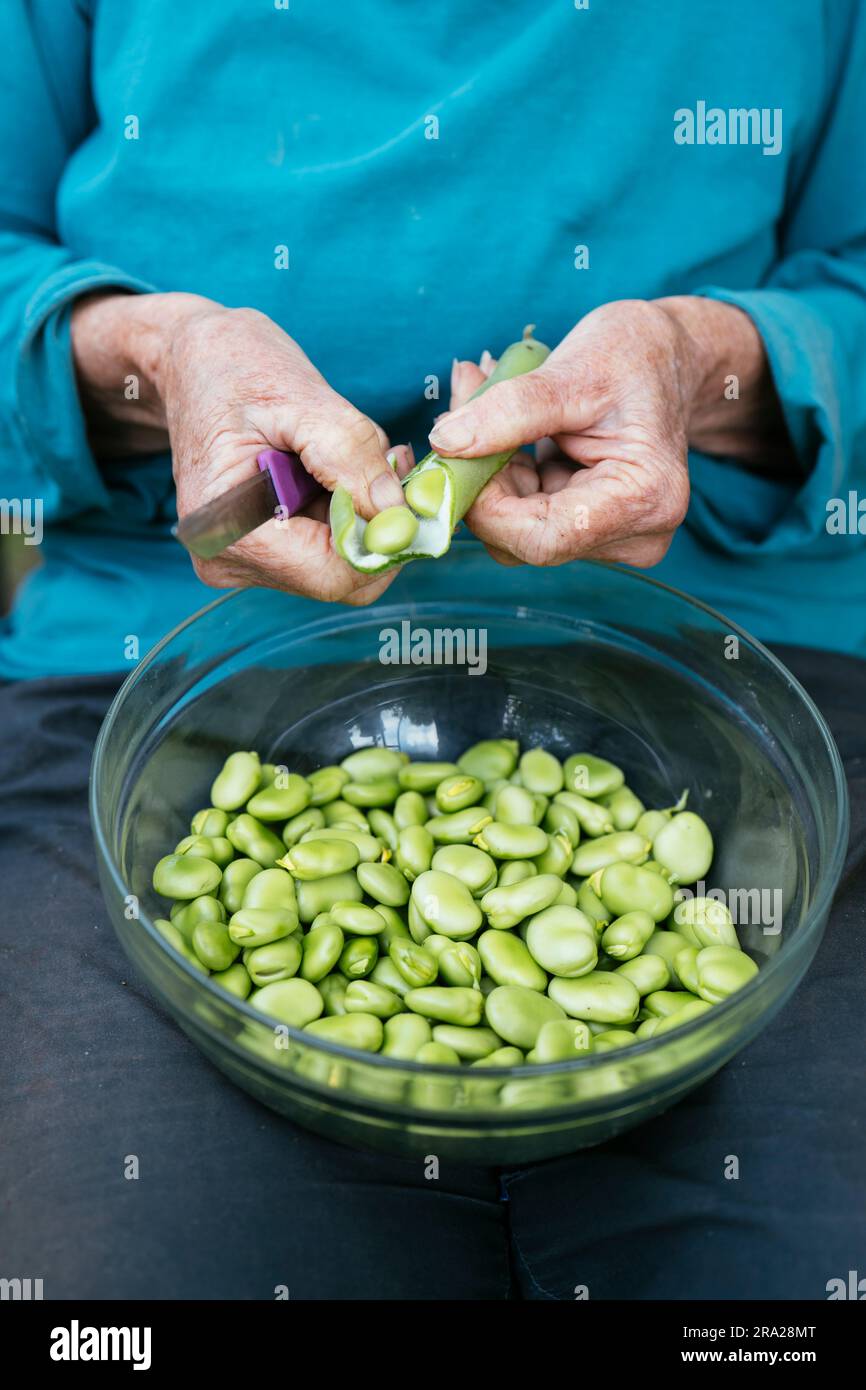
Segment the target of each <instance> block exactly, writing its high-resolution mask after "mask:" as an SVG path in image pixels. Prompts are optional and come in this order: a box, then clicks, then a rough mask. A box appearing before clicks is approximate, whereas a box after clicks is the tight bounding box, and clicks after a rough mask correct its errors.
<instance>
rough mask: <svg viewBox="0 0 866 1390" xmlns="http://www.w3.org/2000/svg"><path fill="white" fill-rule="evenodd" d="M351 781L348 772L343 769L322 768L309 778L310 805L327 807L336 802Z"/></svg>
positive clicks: (312, 773)
mask: <svg viewBox="0 0 866 1390" xmlns="http://www.w3.org/2000/svg"><path fill="white" fill-rule="evenodd" d="M348 780H349V774H348V772H344V770H343V768H341V767H333V766H330V767H320V768H318V769H317V770H316V771H315V772H311V773H310V775H309V777H308V778H307V782H308V783H309V787H310V805H311V806H314V807H315V806H327V805H328V803H329V802H331V801H336V800H337V799H338V798H339V796H340V793H341V792H342V790H343V788H344V787H345V785H346V783H347V782H348Z"/></svg>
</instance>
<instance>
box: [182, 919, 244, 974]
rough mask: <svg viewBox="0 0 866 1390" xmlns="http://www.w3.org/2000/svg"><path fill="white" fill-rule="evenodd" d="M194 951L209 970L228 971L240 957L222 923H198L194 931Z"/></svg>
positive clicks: (234, 943)
mask: <svg viewBox="0 0 866 1390" xmlns="http://www.w3.org/2000/svg"><path fill="white" fill-rule="evenodd" d="M191 944H192V949H193V950H194V951H195V953H196V955H197V956H198V958H199V960H200V961H201V963H202V965H206V966H207V968H208V970H228V968H229V966H230V965H233V964H234V962H235V961H236V959H237V957H238V956H239V955H240V950H241V948H240V946H238V945H237V943H236V942H234V941H232V939H231V937H230V936H229V934H228V931H227V930H226V927H225V925H224V924H223V923H222V922H205V921H200V922H196V924H195V926H194V927H193V929H192V943H191Z"/></svg>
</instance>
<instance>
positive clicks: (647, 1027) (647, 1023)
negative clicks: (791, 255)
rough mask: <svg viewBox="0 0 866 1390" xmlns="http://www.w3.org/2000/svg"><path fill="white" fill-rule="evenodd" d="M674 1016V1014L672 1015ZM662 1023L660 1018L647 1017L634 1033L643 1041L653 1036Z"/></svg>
mask: <svg viewBox="0 0 866 1390" xmlns="http://www.w3.org/2000/svg"><path fill="white" fill-rule="evenodd" d="M672 1017H673V1015H672ZM660 1023H661V1019H660V1018H652V1017H650V1018H645V1019H644V1020H643V1022H642V1023H639V1024H638V1026H637V1028H636V1029H635V1032H634V1035H635V1037H636V1038H639V1039H640V1041H641V1042H643V1041H644V1040H645V1039H646V1038H651V1037H652V1036H653V1034H654V1033H655V1031H656V1029H657V1028H658V1026H659V1024H660Z"/></svg>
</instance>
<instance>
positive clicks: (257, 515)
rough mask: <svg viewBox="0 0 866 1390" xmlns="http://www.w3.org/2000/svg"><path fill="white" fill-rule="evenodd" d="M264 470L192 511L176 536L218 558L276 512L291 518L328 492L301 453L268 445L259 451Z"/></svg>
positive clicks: (195, 551)
mask: <svg viewBox="0 0 866 1390" xmlns="http://www.w3.org/2000/svg"><path fill="white" fill-rule="evenodd" d="M256 462H257V464H258V467H259V471H258V472H257V473H254V474H253V475H252V477H250V478H245V479H244V481H243V482H242V483H238V484H237V485H236V486H235V487H232V488H229V489H228V490H227V491H226V492H223V493H221V495H220V496H219V497H215V498H214V499H213V500H212V501H211V502H206V503H205V505H204V506H203V507H199V508H198V509H197V510H196V511H194V512H190V514H189V515H188V516H185V517H183V518H181V520H180V521H178V523H177V525H176V526H174V527H172V535H173V536H174V537H175V538H176V539H177V540H179V541H180V543H181V545H184V546H186V549H187V550H189V551H190V552H191V554H193V555H198V556H199V557H200V558H201V559H203V560H210V559H213V557H214V556H215V555H219V554H220V553H221V552H222V551H223V550H225V549H226V547H227V546H229V545H234V543H235V541H239V540H242V539H243V537H244V536H248V535H249V534H250V532H251V531H256V530H258V528H259V527H260V526H264V524H265V522H267V521H273V520H274V518H275V517H279V518H280V519H281V520H282V519H287V518H288V517H291V516H294V515H295V513H296V512H299V511H300V510H301V509H302V507H305V506H306V505H307V503H308V502H311V501H312V500H313V498H314V497H316V496H318V494H319V493H320V492H322V491H323V489H322V488H321V486H320V485H319V483H317V482H316V479H315V478H313V477H312V476H311V475H310V474H309V473H308V472H307V470H306V469H305V468H304V465H303V464H302V462H301V460H300V459H299V457H298V455H297V454H287V453H283V452H282V450H280V449H265V450H264V451H263V452H262V453H260V454H258V455H257V456H256Z"/></svg>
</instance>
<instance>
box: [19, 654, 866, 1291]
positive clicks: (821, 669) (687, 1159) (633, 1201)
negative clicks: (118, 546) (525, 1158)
mask: <svg viewBox="0 0 866 1390" xmlns="http://www.w3.org/2000/svg"><path fill="white" fill-rule="evenodd" d="M781 655H782V658H783V660H785V661H786V662H787V663H788V664H789V665H790V666H791V668H792V669H793V670H794V672H795V673H796V674H797V675H798V676H799V678H800V679H801V680H802V682H803V684H804V685H805V686H806V688H807V689H808V690H809V691H810V693H811V694H812V695H813V697H814V698H815V699H816V701H817V703H818V705H819V706H820V708H821V709H822V710H823V712H824V714H825V716H826V717H827V719H828V720H829V723H830V725H831V727H832V729H833V732H834V734H835V736H836V739H837V741H838V743H839V747H840V750H841V753H842V757H843V759H844V761H845V765H846V768H847V771H848V777H849V784H850V789H851V796H852V803H853V806H852V810H853V828H852V838H851V845H850V849H849V854H848V860H847V865H846V869H845V874H844V877H843V880H842V884H841V886H840V889H839V893H838V896H837V899H836V903H835V906H834V908H833V912H832V916H831V919H830V922H829V926H828V930H827V935H826V937H825V940H824V943H823V945H822V947H821V949H820V952H819V954H818V957H817V959H816V961H815V963H814V965H813V966H812V968H811V970H810V972H809V974H808V976H807V978H806V980H805V981H804V983H803V984H802V985H801V986H800V989H799V990H798V992H797V994H796V996H795V998H794V1000H793V1001H792V1002H791V1003H790V1004H789V1005H788V1006H787V1008H786V1009H785V1010H784V1011H783V1013H782V1014H781V1016H780V1017H779V1018H778V1019H776V1021H775V1022H774V1023H773V1024H772V1025H771V1026H770V1027H769V1028H767V1030H766V1031H765V1032H764V1033H763V1034H762V1035H761V1036H760V1037H759V1038H758V1039H757V1041H756V1042H754V1043H753V1044H752V1045H751V1046H750V1047H749V1048H748V1049H746V1051H745V1052H743V1053H741V1054H739V1055H738V1056H737V1057H736V1058H735V1059H734V1061H733V1062H731V1063H730V1065H729V1066H728V1067H726V1068H725V1069H724V1070H723V1071H722V1072H721V1073H720V1074H719V1075H718V1076H716V1077H715V1078H714V1079H713V1080H711V1081H710V1082H708V1083H707V1084H706V1085H705V1086H703V1087H702V1088H701V1089H700V1090H698V1091H697V1092H695V1093H694V1094H692V1095H691V1096H689V1097H688V1099H687V1100H686V1101H684V1102H683V1103H682V1104H681V1105H679V1106H677V1107H676V1108H675V1109H674V1110H672V1111H671V1112H670V1113H669V1114H667V1115H663V1116H661V1117H660V1118H659V1119H656V1120H654V1121H652V1122H650V1123H649V1124H646V1125H644V1126H642V1127H641V1128H640V1129H637V1130H634V1131H632V1132H631V1133H628V1134H626V1135H624V1136H623V1137H622V1138H620V1139H618V1140H616V1141H615V1142H612V1143H609V1144H607V1145H604V1146H603V1147H601V1148H597V1149H592V1150H587V1151H584V1152H582V1153H578V1154H575V1155H574V1156H573V1157H569V1158H561V1159H555V1160H552V1161H550V1162H547V1163H541V1164H537V1165H534V1166H530V1167H526V1168H523V1169H519V1170H516V1171H500V1170H496V1169H492V1168H471V1167H459V1166H452V1165H450V1164H448V1163H443V1164H442V1165H441V1168H440V1173H439V1177H438V1179H435V1180H430V1179H428V1178H427V1177H426V1176H425V1170H424V1165H423V1163H422V1161H421V1160H420V1159H419V1160H417V1161H410V1160H401V1159H392V1158H387V1157H383V1156H380V1155H376V1154H371V1153H364V1152H360V1151H356V1150H354V1149H350V1148H343V1147H341V1146H339V1145H337V1144H333V1143H331V1142H329V1141H327V1140H324V1139H319V1138H317V1137H316V1136H314V1135H311V1134H308V1133H306V1132H305V1131H303V1130H301V1129H298V1128H297V1127H296V1126H294V1125H293V1124H292V1123H291V1122H289V1121H288V1120H284V1119H282V1118H280V1117H278V1116H276V1115H274V1114H272V1113H271V1112H270V1111H268V1110H266V1109H264V1108H263V1107H261V1106H260V1105H258V1104H257V1103H256V1102H255V1101H253V1100H251V1099H249V1098H248V1097H247V1096H246V1095H245V1094H243V1092H241V1091H239V1090H237V1089H236V1088H235V1087H234V1086H232V1085H231V1084H230V1083H229V1082H228V1081H226V1080H225V1079H224V1078H223V1077H222V1076H221V1075H220V1074H219V1073H218V1072H217V1071H215V1070H214V1069H213V1068H212V1067H211V1066H210V1064H209V1063H207V1062H206V1061H205V1060H204V1058H203V1057H202V1056H200V1054H199V1053H198V1052H197V1051H196V1050H195V1048H194V1047H193V1045H192V1044H191V1043H190V1042H189V1041H188V1040H187V1039H186V1038H185V1037H184V1035H183V1034H182V1033H181V1032H180V1031H179V1030H178V1029H177V1028H176V1026H175V1025H174V1024H173V1023H172V1022H171V1021H170V1020H169V1019H168V1018H167V1017H166V1016H165V1015H164V1014H163V1013H162V1012H161V1011H160V1009H159V1008H158V1007H157V1006H156V1004H155V1003H154V1001H153V999H151V998H150V996H149V995H148V993H147V991H146V990H145V988H144V987H143V985H142V982H141V981H140V980H138V979H136V978H135V977H134V975H133V974H132V973H131V970H130V968H129V966H128V964H127V961H126V958H125V956H124V955H123V952H122V951H121V948H120V946H119V944H118V942H117V940H116V938H115V936H114V932H113V931H112V929H111V926H110V925H109V923H108V921H107V919H106V914H105V911H104V908H103V905H102V900H101V898H100V894H99V889H98V887H97V883H96V874H95V866H94V855H93V848H92V843H91V836H90V827H89V824H88V817H87V808H86V786H87V774H88V766H89V761H90V754H91V750H92V746H93V741H94V738H95V735H96V731H97V729H98V727H99V723H100V720H101V718H102V716H103V713H104V711H105V709H106V706H107V704H108V702H109V699H110V698H111V695H112V694H113V691H114V682H112V681H109V680H99V679H79V680H66V681H40V682H36V683H32V684H21V685H6V686H4V687H2V688H0V768H2V790H0V884H2V902H3V910H2V926H0V942H2V956H0V1031H2V1038H3V1062H2V1078H0V1095H2V1128H0V1145H2V1149H0V1278H15V1277H18V1278H30V1279H42V1280H43V1281H44V1293H45V1297H46V1298H85V1299H93V1298H121V1299H126V1298H158V1299H187V1298H254V1299H271V1298H273V1297H274V1296H275V1289H276V1288H278V1286H286V1287H287V1289H288V1291H289V1296H290V1297H291V1298H293V1299H315V1298H325V1299H331V1298H333V1299H354V1298H358V1299H363V1298H381V1299H443V1298H445V1299H507V1298H530V1299H572V1298H574V1297H575V1290H576V1288H577V1287H578V1286H582V1285H585V1286H587V1288H588V1291H589V1297H590V1298H591V1299H597V1298H614V1297H619V1298H628V1299H643V1298H663V1299H701V1298H755V1299H772V1298H782V1299H792V1298H806V1299H822V1298H825V1297H826V1285H827V1282H828V1280H831V1279H834V1278H842V1279H847V1276H848V1271H849V1270H852V1269H854V1270H859V1272H860V1274H861V1275H863V1274H866V1223H864V1202H863V1172H864V1149H866V1086H864V1060H866V1000H864V983H866V872H864V851H866V663H862V662H858V661H856V660H853V659H849V658H846V657H841V656H833V655H829V654H825V653H818V652H804V651H790V650H789V651H785V652H782V653H781ZM732 1155H735V1156H736V1157H737V1158H738V1160H739V1177H738V1178H737V1179H731V1178H730V1177H729V1176H726V1172H727V1173H730V1172H731V1165H730V1163H729V1156H732ZM132 1156H135V1158H137V1160H138V1173H139V1176H138V1178H137V1179H136V1180H129V1179H128V1178H127V1177H126V1176H125V1171H130V1166H129V1159H130V1157H132Z"/></svg>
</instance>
